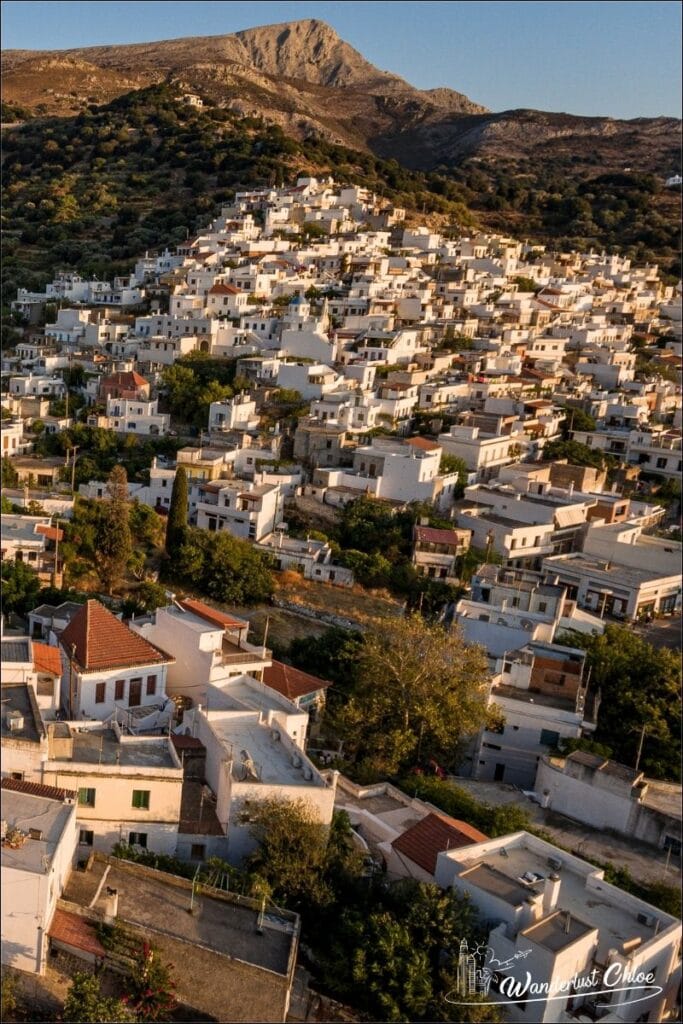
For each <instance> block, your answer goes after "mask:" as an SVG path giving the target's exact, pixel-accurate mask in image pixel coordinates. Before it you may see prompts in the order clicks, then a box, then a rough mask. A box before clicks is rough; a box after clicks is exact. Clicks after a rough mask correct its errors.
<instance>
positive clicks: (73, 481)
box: [69, 444, 80, 497]
mask: <svg viewBox="0 0 683 1024" xmlns="http://www.w3.org/2000/svg"><path fill="white" fill-rule="evenodd" d="M79 448H80V445H78V444H75V445H74V446H73V447H72V448H69V451H70V452H73V460H72V462H71V495H72V497H73V494H74V491H75V490H76V452H77V451H78V449H79Z"/></svg>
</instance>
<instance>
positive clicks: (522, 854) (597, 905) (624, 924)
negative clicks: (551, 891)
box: [457, 841, 672, 963]
mask: <svg viewBox="0 0 683 1024" xmlns="http://www.w3.org/2000/svg"><path fill="white" fill-rule="evenodd" d="M504 849H505V854H506V855H505V856H502V855H501V854H500V851H497V852H495V851H494V852H492V853H484V854H482V853H481V852H480V851H477V850H476V848H475V847H472V848H471V849H470V850H468V849H467V848H465V849H464V850H463V851H462V852H461V851H458V857H457V860H458V861H459V862H460V863H465V864H467V863H468V862H469V863H470V864H471V866H472V867H477V868H478V869H480V868H488V869H489V870H488V871H487V872H481V871H479V873H478V874H475V875H474V877H472V875H470V879H471V881H472V883H473V884H474V885H479V884H481V887H482V888H483V889H484V890H486V891H492V892H495V891H496V889H495V888H492V889H489V887H488V879H489V874H490V870H491V869H493V870H494V871H495V876H496V884H497V881H498V878H499V877H500V876H501V875H504V876H507V878H508V880H509V884H510V886H511V891H512V888H513V887H519V888H520V889H525V890H526V893H527V895H532V894H533V893H534V892H538V891H539V890H540V888H542V886H543V881H542V880H543V879H546V878H547V877H548V876H549V875H550V874H551V873H552V872H553V871H554V870H555V869H553V868H552V867H551V866H550V865H549V864H548V858H547V856H546V855H545V854H543V853H542V852H541V851H536V850H534V849H529V848H528V847H527V846H526V844H525V843H524V842H522V843H519V842H515V841H512V842H509V843H506V844H505V845H504ZM557 856H558V857H559V859H560V860H562V859H563V854H562V851H561V850H558V851H557ZM595 870H596V869H595V867H594V866H593V865H592V864H588V863H586V872H585V874H583V873H579V872H578V871H575V870H572V869H571V868H570V867H569V866H568V865H567V863H566V859H565V862H564V864H563V866H562V868H561V869H560V870H559V871H557V872H556V873H557V874H559V877H560V894H559V899H558V903H557V910H558V911H559V910H562V911H567V912H569V913H570V914H571V915H572V917H573V916H574V915H576V917H577V919H578V920H579V921H580V922H582V923H583V925H585V926H590V927H591V928H598V929H599V932H600V938H599V944H598V953H597V959H598V960H599V961H600V962H602V963H604V962H605V958H606V956H607V953H608V951H609V950H610V949H620V948H621V947H622V945H623V944H624V942H628V941H630V940H631V939H634V938H636V937H640V938H642V940H643V943H645V942H647V941H649V940H650V939H651V938H652V937H653V935H654V934H655V929H654V926H650V925H646V924H644V923H642V922H641V921H639V920H638V919H637V913H638V912H637V910H634V909H632V908H631V907H629V905H628V904H629V902H630V900H631V899H632V897H629V896H627V895H626V894H624V902H623V903H620V901H619V898H618V896H617V895H616V894H615V893H614V892H613V891H610V890H609V889H608V888H607V885H606V884H605V885H604V886H602V885H601V883H600V882H598V883H597V887H593V888H590V889H587V888H586V878H587V876H588V875H589V874H590V873H591V872H592V871H595ZM526 872H533V873H534V874H536V875H539V876H541V881H539V882H536V883H534V884H533V885H525V884H524V883H523V882H522V881H521V878H522V876H523V875H524V874H525V873H526ZM515 898H517V897H516V896H515ZM643 907H644V908H645V905H643ZM653 912H654V913H655V914H656V911H653ZM671 920H672V919H671V918H670V917H669V916H668V915H667V914H664V913H662V921H664V922H665V926H666V927H668V923H669V922H670V921H671ZM660 930H662V929H661V928H660ZM530 938H533V936H530ZM549 941H550V940H549Z"/></svg>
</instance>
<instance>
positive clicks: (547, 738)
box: [540, 729, 560, 747]
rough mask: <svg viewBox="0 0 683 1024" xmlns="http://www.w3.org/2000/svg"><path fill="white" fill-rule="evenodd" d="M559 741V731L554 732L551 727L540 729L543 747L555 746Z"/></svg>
mask: <svg viewBox="0 0 683 1024" xmlns="http://www.w3.org/2000/svg"><path fill="white" fill-rule="evenodd" d="M559 742H560V734H559V732H554V731H553V730H552V729H541V739H540V743H541V745H542V746H544V747H556V746H557V744H558V743H559Z"/></svg>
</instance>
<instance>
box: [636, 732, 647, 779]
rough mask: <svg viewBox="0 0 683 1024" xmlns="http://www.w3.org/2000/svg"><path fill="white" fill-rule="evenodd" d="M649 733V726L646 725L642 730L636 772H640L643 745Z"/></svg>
mask: <svg viewBox="0 0 683 1024" xmlns="http://www.w3.org/2000/svg"><path fill="white" fill-rule="evenodd" d="M646 732H647V725H644V726H643V728H642V729H641V730H640V742H639V743H638V754H637V756H636V763H635V766H634V767H635V770H636V771H638V768H639V767H640V757H641V754H642V753H643V743H644V742H645V733H646Z"/></svg>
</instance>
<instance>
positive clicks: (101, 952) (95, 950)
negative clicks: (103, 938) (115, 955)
mask: <svg viewBox="0 0 683 1024" xmlns="http://www.w3.org/2000/svg"><path fill="white" fill-rule="evenodd" d="M48 935H49V936H50V938H51V939H56V940H57V942H63V943H64V945H65V946H71V947H72V948H73V949H82V950H85V952H86V953H92V954H93V956H98V957H99V956H101V957H104V956H106V955H107V951H106V949H105V948H104V946H103V945H102V943H101V942H100V940H99V939H98V938H97V932H96V931H95V925H94V924H92V923H91V922H90V921H88V920H87V919H86V918H84V917H81V916H80V914H69V913H68V911H66V910H60V909H59V908H57V909H56V910H55V913H54V917H53V918H52V924H51V925H50V930H49V932H48Z"/></svg>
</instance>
